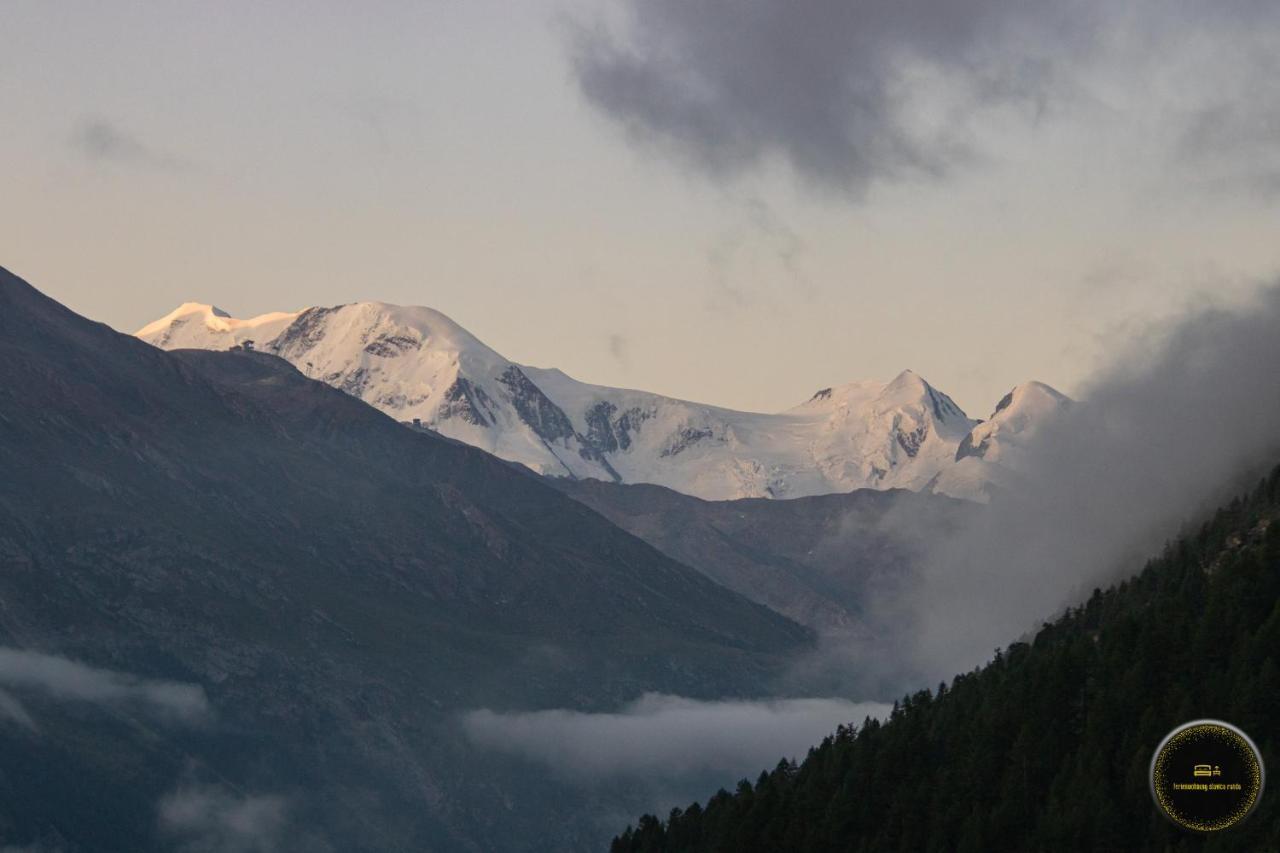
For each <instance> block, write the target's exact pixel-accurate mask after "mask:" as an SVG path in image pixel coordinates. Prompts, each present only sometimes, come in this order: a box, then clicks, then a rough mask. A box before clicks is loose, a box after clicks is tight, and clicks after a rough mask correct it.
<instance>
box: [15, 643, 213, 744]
mask: <svg viewBox="0 0 1280 853" xmlns="http://www.w3.org/2000/svg"><path fill="white" fill-rule="evenodd" d="M0 687H5V688H9V689H10V690H14V691H21V690H35V691H39V692H42V693H44V694H46V695H48V696H51V697H53V698H55V699H62V700H70V701H77V702H88V703H90V704H95V705H127V706H130V707H134V708H138V709H140V710H142V711H144V712H147V713H152V714H155V715H158V716H161V717H164V718H166V719H172V720H175V721H177V722H183V723H195V722H198V721H200V720H202V719H204V718H205V717H207V716H208V715H209V713H210V708H209V700H208V698H207V697H206V696H205V692H204V688H203V687H201V686H200V685H198V684H186V683H183V682H177V681H160V680H152V679H145V678H140V677H138V676H136V675H131V674H130V673H127V672H117V671H115V670H110V669H98V668H95V667H91V666H86V665H85V664H82V663H77V662H76V661H73V660H69V659H67V658H64V657H58V656H57V655H48V654H43V653H41V652H33V651H28V650H25V649H13V648H4V647H0ZM0 716H5V717H8V718H9V719H13V720H16V721H17V722H20V723H22V724H24V725H27V726H28V727H29V728H30V727H34V721H33V720H32V719H31V717H30V715H28V714H27V712H26V710H25V709H24V708H23V707H22V705H21V704H20V703H19V701H18V700H17V699H16V698H15V697H14V696H13V695H11V694H10V693H9V692H7V691H3V690H0Z"/></svg>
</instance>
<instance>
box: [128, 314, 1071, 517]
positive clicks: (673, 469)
mask: <svg viewBox="0 0 1280 853" xmlns="http://www.w3.org/2000/svg"><path fill="white" fill-rule="evenodd" d="M137 335H138V337H140V338H142V339H143V340H145V341H148V342H149V343H152V344H154V345H155V346H158V347H161V348H164V349H180V348H198V349H213V350H220V349H229V348H232V347H237V346H239V347H252V348H255V349H257V350H260V351H263V352H270V353H274V354H276V355H278V356H280V357H282V358H284V359H287V360H288V361H290V362H291V363H293V365H294V366H296V367H297V368H298V370H300V371H301V372H302V373H304V374H306V375H307V376H310V377H312V378H315V379H320V380H323V381H324V382H326V383H328V384H330V385H332V386H334V387H337V388H341V389H342V390H343V391H346V392H347V393H349V394H351V395H353V396H356V397H359V398H360V399H362V400H364V401H365V402H367V403H369V404H370V405H372V406H374V407H376V408H378V409H380V410H382V411H383V412H386V413H387V414H389V415H391V416H392V417H394V418H397V419H398V420H401V421H404V422H405V423H414V422H417V423H418V424H420V425H421V426H422V427H424V428H429V429H432V430H436V431H438V432H440V433H442V434H444V435H447V436H450V437H452V438H456V439H458V440H460V441H463V442H466V443H467V444H471V445H474V446H476V447H480V448H482V449H484V450H487V451H489V452H491V453H494V454H496V455H497V456H500V457H502V458H504V459H509V460H512V461H515V462H520V463H523V464H525V465H527V466H529V467H530V468H532V469H534V470H535V471H538V472H540V473H543V474H549V475H554V476H568V477H575V478H587V477H592V478H597V479H602V480H612V481H615V482H624V483H641V482H642V483H656V484H659V485H663V486H667V487H669V488H672V489H675V490H677V491H680V492H684V493H686V494H690V495H695V496H697V497H701V498H705V499H709V500H727V499H735V498H744V497H774V498H782V497H799V496H804V495H817V494H826V493H831V492H847V491H851V490H853V489H858V488H875V489H886V488H895V487H897V488H906V489H913V490H917V491H935V492H939V493H942V494H948V495H952V496H954V497H964V498H970V499H979V500H981V499H985V497H986V490H987V488H988V486H989V484H990V483H991V482H993V480H995V479H996V478H997V476H998V469H999V466H1001V465H1003V464H1005V457H1006V456H1011V455H1012V456H1016V453H1017V449H1018V448H1019V447H1020V445H1021V443H1022V442H1023V441H1024V440H1025V438H1026V437H1027V436H1029V435H1030V434H1031V432H1032V431H1033V430H1034V427H1035V424H1036V423H1037V421H1038V419H1040V418H1042V417H1047V416H1051V415H1052V411H1054V410H1056V409H1055V407H1053V406H1049V405H1048V404H1047V403H1045V402H1044V401H1045V400H1065V399H1066V398H1064V397H1062V395H1060V394H1058V392H1056V391H1054V390H1053V389H1051V388H1049V387H1048V386H1046V385H1042V384H1040V383H1028V384H1027V385H1022V386H1019V387H1018V388H1017V389H1014V391H1013V392H1011V394H1010V395H1009V397H1007V398H1006V401H1002V403H1001V405H1000V406H999V407H998V408H997V411H996V414H995V415H994V416H993V417H992V419H991V420H990V421H987V422H985V423H983V422H980V421H975V420H973V419H971V418H969V417H968V416H967V415H966V414H965V413H964V412H963V411H962V410H961V409H960V407H959V406H957V405H956V404H955V403H954V402H953V401H952V400H951V398H950V397H948V396H947V395H946V394H944V393H942V392H941V391H938V390H937V389H936V388H934V387H933V386H931V385H930V384H929V383H928V382H926V381H925V380H924V379H923V378H922V377H920V376H918V375H917V374H915V373H913V372H911V371H910V370H905V371H903V372H902V373H900V374H899V375H898V376H897V377H895V378H894V379H893V380H891V381H889V382H871V381H863V382H854V383H851V384H848V385H843V386H840V387H836V388H824V389H822V390H821V391H818V392H817V393H816V394H814V395H813V396H812V397H811V398H810V399H809V400H808V401H806V402H805V403H803V404H801V405H799V406H796V407H795V408H793V409H789V410H787V411H785V412H780V413H777V414H760V413H752V412H739V411H734V410H731V409H723V408H719V407H716V406H708V405H704V404H701V403H693V402H687V401H684V400H676V399H673V398H670V397H664V396H661V395H659V394H652V393H649V392H645V391H633V390H626V389H620V388H609V387H604V386H599V385H589V384H587V383H584V382H579V381H577V380H575V379H573V378H571V377H569V376H567V375H566V374H564V373H563V372H561V371H559V370H555V369H544V368H535V367H529V366H525V365H519V364H516V363H514V362H511V361H509V360H508V359H506V358H504V357H503V356H501V355H500V354H498V353H497V352H495V351H494V350H492V349H490V348H489V347H488V346H486V345H485V344H484V343H482V342H481V341H479V340H478V339H477V338H475V337H474V336H473V335H472V334H471V333H469V332H468V331H466V330H465V329H463V328H462V327H461V326H459V325H458V324H456V323H454V322H453V321H452V320H450V319H449V318H448V317H446V316H445V315H443V314H441V313H439V312H438V311H433V310H432V309H430V308H418V307H402V306H397V305H387V304H384V303H380V302H361V303H355V304H351V305H341V306H338V307H335V308H308V309H305V310H303V311H299V312H296V313H274V314H264V315H262V316H260V317H254V318H252V319H249V320H237V319H235V318H233V317H231V316H230V315H228V314H227V313H226V312H224V311H221V310H219V309H217V308H214V307H213V306H211V305H203V304H199V303H186V304H184V305H182V306H181V307H179V308H178V309H177V310H175V311H173V312H172V313H170V314H168V315H166V316H165V317H162V318H161V319H159V320H156V321H155V322H153V323H150V324H148V325H147V326H145V327H143V328H142V329H140V330H139V331H138V332H137Z"/></svg>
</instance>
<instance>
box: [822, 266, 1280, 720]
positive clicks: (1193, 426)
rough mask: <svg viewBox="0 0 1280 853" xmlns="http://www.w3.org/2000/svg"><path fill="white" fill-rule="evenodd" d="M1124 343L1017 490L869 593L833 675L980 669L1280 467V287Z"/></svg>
mask: <svg viewBox="0 0 1280 853" xmlns="http://www.w3.org/2000/svg"><path fill="white" fill-rule="evenodd" d="M1120 349H1121V351H1120V352H1119V354H1118V355H1117V357H1116V359H1115V361H1114V362H1113V363H1112V364H1111V365H1110V366H1109V367H1108V368H1107V369H1105V370H1104V371H1102V372H1101V373H1100V374H1099V375H1098V376H1097V377H1096V378H1095V379H1094V380H1093V382H1092V383H1091V384H1090V385H1089V386H1088V387H1087V388H1086V389H1085V393H1084V394H1082V395H1081V396H1082V400H1081V402H1079V403H1077V404H1076V405H1074V406H1071V407H1069V408H1068V409H1067V410H1066V411H1065V413H1064V414H1063V416H1062V417H1061V418H1060V419H1059V420H1057V421H1056V422H1053V423H1051V424H1048V425H1046V428H1045V429H1043V430H1041V431H1040V432H1038V433H1037V434H1036V436H1035V438H1034V439H1033V440H1032V443H1031V444H1030V445H1029V447H1028V451H1027V454H1026V459H1027V460H1028V465H1027V467H1026V468H1025V469H1024V470H1022V471H1021V472H1020V473H1021V474H1022V478H1021V482H1020V484H1019V485H1018V486H1017V491H1016V494H1008V495H1005V499H1003V500H1001V499H999V498H997V499H996V500H994V501H993V502H992V504H991V505H990V507H989V509H988V511H986V512H983V513H978V514H976V515H975V516H974V519H975V520H974V522H973V523H972V524H971V525H969V526H968V527H967V528H965V529H963V530H962V531H961V532H960V533H959V535H957V536H954V537H950V538H947V539H944V540H941V541H937V542H935V543H933V545H932V546H931V549H930V551H929V552H928V553H927V554H926V556H925V558H924V560H923V565H922V566H921V567H920V569H919V574H918V575H916V576H913V577H911V578H910V579H909V581H906V582H899V583H895V584H893V585H892V586H891V587H889V586H885V587H882V588H878V589H873V590H871V591H870V595H871V599H870V601H871V604H870V606H869V607H868V608H867V611H866V612H867V613H868V614H869V619H870V620H871V621H870V622H869V629H870V630H869V632H868V633H869V635H870V636H871V637H872V638H873V639H870V640H867V639H865V638H864V639H862V640H859V641H858V642H850V643H845V644H844V645H843V646H841V645H840V644H838V643H837V644H834V645H833V647H832V648H831V649H829V650H828V652H829V653H830V656H831V657H830V660H828V661H827V664H828V670H831V669H841V670H843V671H845V672H849V673H858V674H860V675H862V676H863V677H864V678H868V679H876V680H878V682H877V683H878V684H879V685H881V689H883V685H884V684H885V683H891V684H893V686H894V687H896V689H897V690H898V691H899V692H901V691H905V690H908V689H918V688H919V687H921V686H924V685H927V684H931V683H936V682H937V680H938V679H940V678H946V677H949V676H951V675H953V674H955V673H956V672H960V671H965V670H968V669H970V668H972V667H973V666H975V665H977V664H979V663H980V662H982V661H983V660H985V659H987V658H989V657H990V655H991V653H992V651H993V650H994V649H995V648H996V647H1001V646H1005V645H1007V644H1008V643H1010V642H1012V641H1014V640H1016V639H1018V638H1019V637H1020V636H1023V635H1025V634H1027V633H1028V632H1030V631H1033V630H1035V629H1036V628H1038V627H1039V625H1040V624H1041V622H1043V621H1044V620H1047V619H1050V618H1052V617H1053V615H1054V614H1055V613H1057V612H1060V611H1061V609H1062V608H1063V607H1065V606H1068V605H1072V604H1077V603H1079V602H1080V601H1082V600H1083V599H1085V598H1087V597H1088V595H1089V593H1090V591H1091V590H1092V589H1093V588H1094V587H1095V586H1099V587H1105V586H1107V585H1109V584H1110V583H1112V582H1114V581H1115V580H1117V579H1119V578H1121V577H1123V576H1126V575H1130V574H1134V573H1136V572H1137V571H1139V570H1140V569H1141V568H1142V566H1143V565H1144V563H1145V561H1146V559H1147V558H1149V557H1151V556H1153V555H1155V554H1157V553H1158V552H1159V550H1160V548H1161V547H1162V546H1163V544H1164V543H1165V542H1167V541H1168V540H1170V539H1171V538H1173V537H1175V536H1176V535H1178V533H1179V532H1180V530H1181V529H1183V527H1184V526H1186V525H1189V524H1191V525H1194V524H1196V523H1198V522H1199V521H1200V520H1201V519H1202V518H1203V517H1204V516H1205V514H1206V513H1208V512H1210V511H1212V510H1213V509H1214V508H1216V507H1217V506H1219V505H1220V504H1222V503H1223V502H1224V501H1226V500H1228V499H1229V498H1230V497H1232V496H1233V495H1235V494H1238V493H1239V492H1241V491H1242V490H1244V489H1247V488H1250V487H1251V486H1252V485H1253V484H1254V483H1255V482H1256V478H1257V477H1259V476H1261V475H1262V474H1264V473H1266V471H1268V470H1269V469H1270V468H1271V467H1272V466H1273V465H1275V464H1277V463H1280V370H1277V367H1278V366H1280V284H1278V285H1274V286H1270V287H1267V288H1264V289H1262V290H1260V291H1259V292H1258V293H1257V294H1256V296H1255V298H1254V299H1253V300H1252V302H1251V303H1250V304H1248V305H1246V306H1244V307H1242V308H1224V307H1216V306H1212V305H1210V306H1201V307H1200V308H1199V309H1196V310H1189V311H1188V312H1187V313H1186V314H1185V315H1184V316H1183V317H1182V318H1181V319H1179V320H1178V321H1177V322H1174V323H1173V324H1172V325H1167V326H1158V327H1151V328H1150V329H1148V330H1147V331H1146V332H1145V333H1140V334H1135V335H1134V336H1133V337H1132V338H1131V339H1130V340H1128V341H1127V342H1125V344H1124V345H1123V346H1122V347H1121V348H1120ZM886 662H888V663H887V665H886ZM810 663H811V665H812V664H814V662H810ZM812 668H813V669H819V668H820V667H817V666H816V665H813V666H812ZM812 674H813V673H812V672H810V673H808V675H812ZM854 682H855V684H858V682H857V680H856V679H855V680H854ZM859 686H860V687H861V688H862V689H869V688H868V686H867V684H866V683H865V682H864V683H861V684H860V685H859ZM863 695H884V694H883V693H879V694H876V693H871V694H866V693H864V694H863Z"/></svg>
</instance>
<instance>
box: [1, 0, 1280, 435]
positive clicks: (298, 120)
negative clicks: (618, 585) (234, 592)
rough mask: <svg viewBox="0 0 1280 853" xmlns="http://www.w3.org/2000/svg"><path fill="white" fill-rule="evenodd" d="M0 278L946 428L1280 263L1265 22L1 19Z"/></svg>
mask: <svg viewBox="0 0 1280 853" xmlns="http://www.w3.org/2000/svg"><path fill="white" fill-rule="evenodd" d="M0 46H2V48H3V49H0V110H2V112H0V116H3V132H0V164H3V165H2V166H0V264H3V265H4V266H7V267H9V268H10V269H12V270H13V271H14V272H16V273H18V274H19V275H22V276H24V277H26V278H27V279H28V280H30V281H31V282H32V283H33V284H35V285H36V286H37V287H39V288H41V289H43V290H44V291H45V292H47V293H49V294H50V295H52V296H54V297H55V298H57V299H59V300H61V301H63V302H65V303H66V304H67V305H69V306H70V307H72V308H74V309H75V310H77V311H79V312H81V313H83V314H86V315H88V316H91V317H93V318H95V319H99V320H102V321H105V322H107V323H109V324H111V325H112V326H114V327H116V328H117V329H120V330H122V331H133V330H135V329H136V328H138V327H139V326H141V325H143V324H144V323H146V322H147V321H149V320H152V319H155V318H156V317H158V316H160V315H163V314H165V313H167V312H168V311H170V310H171V309H172V308H174V307H175V306H176V305H177V304H178V303H180V302H184V301H189V300H194V301H201V302H212V303H214V304H216V305H218V306H220V307H221V308H223V309H225V310H228V311H230V312H231V313H232V314H234V315H236V316H242V317H243V316H251V315H253V314H257V313H262V312H266V311H273V310H283V309H289V310H292V309H297V308H300V307H303V306H307V305H313V304H336V303H340V302H349V301H354V300H360V299H381V300H385V301H390V302H398V303H408V304H424V305H429V306H432V307H434V308H437V309H439V310H441V311H443V312H445V313H446V314H449V315H450V316H452V317H453V318H454V319H456V320H457V321H459V322H460V323H462V324H463V325H464V326H466V327H467V328H469V329H470V330H471V331H472V332H474V333H475V334H476V335H478V336H479V337H480V338H481V339H482V340H484V341H486V342H487V343H489V344H490V345H491V346H493V347H494V348H496V349H497V350H499V351H500V352H502V353H503V354H504V355H506V356H508V357H510V358H513V359H515V360H517V361H521V362H525V363H531V364H535V365H541V366H557V367H560V368H562V369H564V370H565V371H566V372H568V373H570V374H572V375H574V376H577V377H579V378H581V379H585V380H589V381H594V382H601V383H607V384H613V385H624V386H631V387H641V388H646V389H649V390H653V391H659V392H664V393H667V394H672V395H675V396H680V397H685V398H692V399H697V400H702V401H706V402H712V403H718V404H722V405H728V406H734V407H739V408H749V409H760V410H776V409H781V408H785V407H788V406H791V405H794V404H796V403H799V402H801V401H802V400H803V399H804V398H806V397H807V396H808V395H809V394H811V393H812V392H813V391H814V390H816V389H818V388H820V387H824V386H827V385H833V384H838V383H842V382H848V381H851V380H854V379H860V378H882V379H888V378H891V377H892V376H893V375H895V374H896V373H897V372H899V371H900V370H901V369H902V368H907V367H909V368H912V369H914V370H916V371H917V372H918V373H920V374H922V375H923V376H925V377H926V378H927V379H929V380H930V381H931V382H933V383H934V384H935V385H937V386H938V387H939V388H941V389H942V390H944V391H947V392H949V393H951V394H952V395H953V396H954V397H955V398H956V400H957V402H959V403H960V404H961V405H962V406H963V407H965V408H966V410H968V411H969V413H970V414H971V415H976V416H985V415H987V414H989V412H990V409H991V408H992V406H993V405H994V403H995V401H996V400H997V399H998V398H999V397H1000V395H1002V394H1003V393H1004V391H1006V390H1007V389H1008V388H1009V387H1010V386H1012V385H1013V384H1015V383H1017V382H1020V381H1023V380H1026V379H1030V378H1036V379H1040V380H1043V381H1046V382H1048V383H1050V384H1052V385H1055V386H1057V387H1059V388H1061V389H1062V390H1064V391H1066V392H1068V393H1072V392H1073V391H1075V390H1076V388H1077V386H1078V385H1079V384H1080V382H1081V381H1082V379H1083V378H1084V377H1085V376H1087V375H1088V374H1089V373H1090V372H1091V371H1092V370H1093V369H1094V368H1095V367H1096V365H1097V364H1098V362H1099V359H1100V358H1102V357H1103V355H1104V354H1105V353H1106V352H1107V351H1108V349H1109V348H1110V347H1111V346H1112V344H1113V343H1114V342H1115V341H1116V340H1117V339H1123V338H1125V337H1126V336H1127V335H1128V334H1129V333H1130V332H1132V330H1134V329H1138V328H1142V327H1143V326H1145V325H1146V324H1147V323H1149V322H1150V321H1152V320H1156V319H1159V318H1160V317H1164V316H1167V315H1169V314H1171V313H1175V312H1177V311H1180V310H1181V309H1182V308H1183V307H1184V306H1185V305H1186V304H1187V303H1188V302H1194V301H1197V300H1201V299H1204V298H1206V296H1212V297H1213V298H1218V299H1223V300H1227V301H1232V300H1235V299H1238V298H1239V297H1240V296H1241V295H1242V294H1244V293H1245V292H1246V291H1248V290H1250V289H1251V288H1252V286H1253V284H1254V282H1255V281H1257V280H1258V279H1260V278H1264V277H1267V276H1270V275H1272V274H1273V273H1275V272H1276V271H1277V270H1278V269H1280V239H1277V238H1278V237H1280V4H1276V3H1274V2H1263V0H1218V2H1215V3H1170V2H1156V0H1137V2H1133V3H1124V4H1120V3H1114V2H1110V0H1058V1H1057V2H1052V3H1050V2H1026V0H933V2H922V0H869V2H844V0H786V2H783V0H773V2H763V0H619V2H612V3H606V2H584V1H581V0H566V2H520V3H511V2H497V0H465V2H464V1H463V0H422V2H391V0H388V1H387V2H370V3H367V4H351V3H338V2H311V3H306V4H303V3H293V2H288V3H286V2H271V3H262V2H253V3H248V2H222V3H208V2H163V3H161V2H155V3H137V2H124V0H120V2H113V3H98V2H72V0H66V2H58V3H50V2H47V0H39V2H26V0H6V2H5V3H3V5H0Z"/></svg>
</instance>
